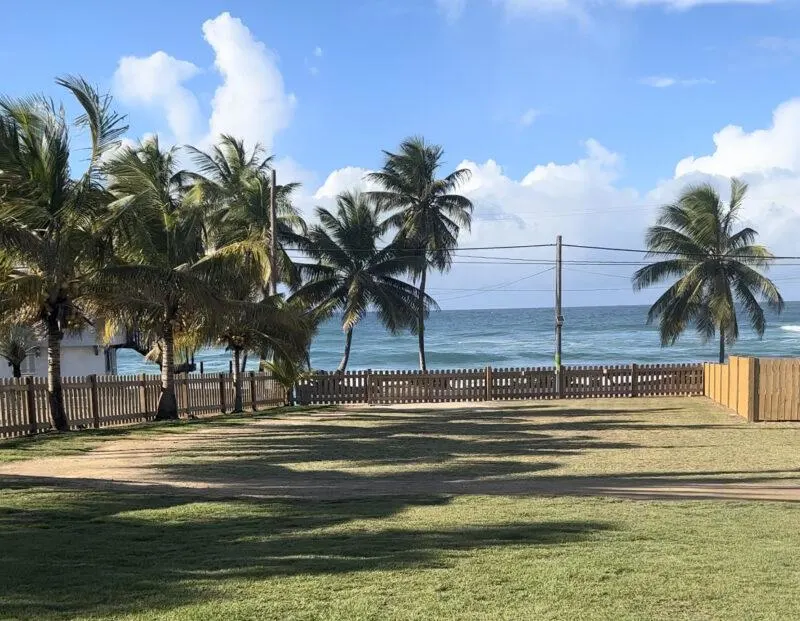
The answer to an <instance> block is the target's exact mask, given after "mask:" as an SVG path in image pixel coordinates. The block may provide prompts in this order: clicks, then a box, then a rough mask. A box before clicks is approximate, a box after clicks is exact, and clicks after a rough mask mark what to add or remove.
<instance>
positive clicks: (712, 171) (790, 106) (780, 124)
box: [675, 98, 800, 176]
mask: <svg viewBox="0 0 800 621" xmlns="http://www.w3.org/2000/svg"><path fill="white" fill-rule="evenodd" d="M714 145H715V150H714V153H713V154H711V155H706V156H703V157H697V158H696V157H693V156H690V157H687V158H685V159H683V160H681V161H680V162H678V165H677V166H676V168H675V175H676V176H681V175H685V174H688V173H691V172H701V173H706V174H709V175H726V176H732V175H741V174H744V173H772V172H780V171H790V172H792V173H797V174H800V98H798V99H793V100H790V101H787V102H785V103H783V104H781V105H780V106H778V108H777V109H776V110H775V112H774V113H773V116H772V126H771V127H769V128H767V129H759V130H755V131H753V132H746V131H744V129H742V128H741V127H739V126H737V125H728V126H727V127H724V128H723V129H721V130H720V131H719V132H717V133H716V134H714Z"/></svg>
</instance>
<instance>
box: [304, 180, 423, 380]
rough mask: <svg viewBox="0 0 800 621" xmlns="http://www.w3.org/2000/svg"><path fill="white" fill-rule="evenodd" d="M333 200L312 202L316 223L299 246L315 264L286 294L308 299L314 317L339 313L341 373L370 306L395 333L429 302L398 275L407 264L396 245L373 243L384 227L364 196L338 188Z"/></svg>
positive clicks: (413, 321)
mask: <svg viewBox="0 0 800 621" xmlns="http://www.w3.org/2000/svg"><path fill="white" fill-rule="evenodd" d="M336 205H337V208H336V213H335V214H334V213H331V212H330V211H328V210H327V209H323V208H322V207H317V211H316V213H317V217H318V219H319V221H320V224H318V225H315V226H313V227H311V229H310V230H309V233H308V236H307V238H306V239H305V241H304V242H303V244H302V249H303V251H304V252H305V253H306V254H307V255H308V256H309V257H311V258H312V259H314V260H316V261H318V262H319V263H320V266H321V267H320V269H319V271H318V273H317V274H316V276H315V277H313V278H312V279H311V280H310V281H309V282H307V283H306V284H305V285H303V286H302V287H301V288H300V289H299V290H298V291H297V293H296V294H295V295H294V296H293V297H292V298H290V300H298V301H300V302H302V303H305V304H308V305H310V307H311V308H312V310H313V311H314V313H315V314H316V316H317V318H318V317H319V316H320V315H325V314H332V313H334V312H337V311H339V312H341V313H342V328H343V330H344V333H345V346H344V355H343V356H342V361H341V362H340V363H339V367H338V368H337V372H340V373H342V372H344V371H345V370H346V369H347V363H348V361H349V359H350V346H351V344H352V341H353V330H354V328H355V326H356V325H357V324H358V322H359V321H361V320H362V319H363V318H364V316H365V315H366V314H367V312H368V310H369V309H370V308H374V309H375V310H376V311H377V313H378V318H379V319H380V321H381V322H382V323H383V325H384V326H386V328H387V329H389V330H390V331H391V332H393V333H395V332H398V331H400V330H402V329H405V328H412V329H413V328H414V327H415V326H416V320H417V318H418V317H419V316H420V315H424V314H425V313H427V312H428V309H429V308H430V307H431V306H433V305H435V302H434V301H433V300H432V299H431V298H430V297H429V296H426V295H424V294H420V292H419V290H418V289H417V288H416V287H414V286H413V285H411V284H409V283H407V282H404V281H403V280H401V279H400V276H402V275H403V274H404V273H406V272H407V270H408V263H407V260H406V256H405V253H404V250H403V249H402V248H401V247H399V246H398V245H396V244H394V243H391V244H389V245H388V246H385V247H384V248H378V241H379V239H380V236H381V234H382V233H383V232H384V231H385V227H384V226H383V224H382V223H380V222H379V221H378V215H377V214H376V212H375V209H374V208H373V207H372V205H371V204H370V202H369V200H368V198H367V196H365V195H364V194H361V193H358V192H344V193H342V194H340V195H339V196H338V197H337V199H336Z"/></svg>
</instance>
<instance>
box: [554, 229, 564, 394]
mask: <svg viewBox="0 0 800 621" xmlns="http://www.w3.org/2000/svg"><path fill="white" fill-rule="evenodd" d="M563 325H564V316H563V315H562V314H561V235H558V236H557V237H556V357H555V363H556V364H555V366H556V395H557V396H558V397H563V396H564V382H563V379H564V378H563V375H562V373H561V327H562V326H563Z"/></svg>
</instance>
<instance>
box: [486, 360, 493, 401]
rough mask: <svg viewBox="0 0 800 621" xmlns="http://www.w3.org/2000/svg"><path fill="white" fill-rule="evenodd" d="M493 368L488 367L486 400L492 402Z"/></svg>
mask: <svg viewBox="0 0 800 621" xmlns="http://www.w3.org/2000/svg"><path fill="white" fill-rule="evenodd" d="M492 381H493V380H492V367H491V365H490V366H487V367H486V400H487V401H491V400H492Z"/></svg>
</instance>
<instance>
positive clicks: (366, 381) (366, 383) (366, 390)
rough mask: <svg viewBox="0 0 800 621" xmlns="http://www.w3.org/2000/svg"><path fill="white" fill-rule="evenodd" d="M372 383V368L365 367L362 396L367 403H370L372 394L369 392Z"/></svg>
mask: <svg viewBox="0 0 800 621" xmlns="http://www.w3.org/2000/svg"><path fill="white" fill-rule="evenodd" d="M371 383H372V369H367V373H366V375H365V376H364V398H365V399H366V400H367V405H371V404H372V394H371V393H370V384H371Z"/></svg>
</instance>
